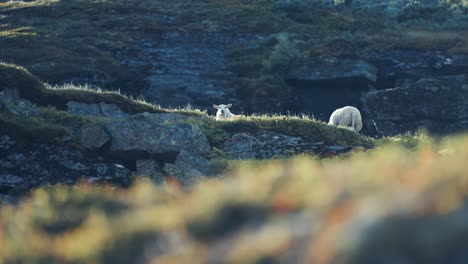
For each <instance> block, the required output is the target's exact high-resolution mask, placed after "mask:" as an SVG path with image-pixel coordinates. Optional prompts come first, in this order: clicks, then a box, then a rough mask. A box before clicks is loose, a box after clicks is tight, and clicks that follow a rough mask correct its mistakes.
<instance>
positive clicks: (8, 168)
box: [0, 135, 130, 194]
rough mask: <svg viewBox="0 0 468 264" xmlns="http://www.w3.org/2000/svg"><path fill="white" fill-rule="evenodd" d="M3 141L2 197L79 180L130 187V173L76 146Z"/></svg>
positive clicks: (0, 153)
mask: <svg viewBox="0 0 468 264" xmlns="http://www.w3.org/2000/svg"><path fill="white" fill-rule="evenodd" d="M0 139H1V140H0V143H1V144H0V156H1V157H2V158H1V159H0V193H3V194H5V193H8V192H10V191H12V190H13V191H14V192H17V191H18V192H22V191H25V190H28V189H31V188H33V187H37V186H39V185H42V184H57V183H62V184H73V183H75V182H76V181H77V180H78V179H89V180H90V181H95V180H94V179H105V180H107V181H111V182H114V183H116V184H120V185H127V184H128V183H129V176H130V171H129V170H128V169H126V168H124V167H122V166H121V165H117V164H114V163H111V162H108V161H104V160H102V159H99V158H90V157H89V156H88V155H87V154H86V153H85V152H83V151H82V150H78V149H76V148H74V147H73V145H69V144H67V143H65V144H60V145H51V144H33V143H24V142H21V141H15V140H13V139H12V138H11V137H9V136H8V135H2V136H1V137H0Z"/></svg>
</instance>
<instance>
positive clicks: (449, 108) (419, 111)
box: [363, 75, 468, 135]
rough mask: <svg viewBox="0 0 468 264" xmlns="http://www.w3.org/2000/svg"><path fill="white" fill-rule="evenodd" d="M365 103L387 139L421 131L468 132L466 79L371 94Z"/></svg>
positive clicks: (428, 80)
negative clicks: (389, 136)
mask: <svg viewBox="0 0 468 264" xmlns="http://www.w3.org/2000/svg"><path fill="white" fill-rule="evenodd" d="M363 103H364V105H365V109H366V111H367V112H368V115H369V116H370V117H371V118H372V120H373V121H374V122H375V124H376V126H377V128H378V130H379V131H380V132H382V133H383V134H384V135H394V134H399V133H404V132H407V131H414V130H416V129H418V128H420V127H424V128H427V129H428V130H429V131H431V132H436V133H450V132H456V131H460V130H464V129H468V82H467V77H466V76H465V75H458V76H448V77H440V78H425V79H421V80H419V81H417V82H415V83H412V84H408V85H406V86H405V87H401V88H393V89H386V90H380V91H373V92H369V93H368V94H367V95H365V96H364V97H363Z"/></svg>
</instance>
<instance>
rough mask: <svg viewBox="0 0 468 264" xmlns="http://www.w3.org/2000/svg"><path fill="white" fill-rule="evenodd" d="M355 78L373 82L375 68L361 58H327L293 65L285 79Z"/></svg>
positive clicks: (324, 79) (375, 73) (375, 77)
mask: <svg viewBox="0 0 468 264" xmlns="http://www.w3.org/2000/svg"><path fill="white" fill-rule="evenodd" d="M347 78H349V79H357V80H363V81H366V80H368V81H372V82H375V81H376V79H377V68H375V67H374V66H373V65H371V64H369V63H368V62H366V61H363V60H350V59H338V58H328V59H323V60H318V61H317V60H313V61H310V62H306V61H305V62H301V63H296V64H295V65H293V66H292V67H291V69H290V71H289V74H288V76H287V78H286V80H287V81H292V82H293V81H310V82H313V81H326V80H337V81H338V80H340V79H347Z"/></svg>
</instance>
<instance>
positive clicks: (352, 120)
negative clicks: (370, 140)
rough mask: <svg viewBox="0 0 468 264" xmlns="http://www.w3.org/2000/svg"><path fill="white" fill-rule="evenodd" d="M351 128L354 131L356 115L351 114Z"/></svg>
mask: <svg viewBox="0 0 468 264" xmlns="http://www.w3.org/2000/svg"><path fill="white" fill-rule="evenodd" d="M351 127H352V128H353V130H354V131H356V113H351Z"/></svg>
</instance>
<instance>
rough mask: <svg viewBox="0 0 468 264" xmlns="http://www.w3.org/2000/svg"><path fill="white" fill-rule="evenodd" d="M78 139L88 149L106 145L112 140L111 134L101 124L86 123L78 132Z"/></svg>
mask: <svg viewBox="0 0 468 264" xmlns="http://www.w3.org/2000/svg"><path fill="white" fill-rule="evenodd" d="M76 136H77V138H78V141H79V142H80V143H81V144H82V145H83V146H84V147H85V148H87V149H90V150H93V149H98V148H100V147H102V146H104V145H105V144H106V143H107V142H109V141H110V140H111V137H110V136H109V134H108V133H107V132H106V131H105V130H104V128H103V127H101V126H99V125H91V124H85V125H83V126H82V127H81V128H80V129H79V130H78V132H77V135H76Z"/></svg>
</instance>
